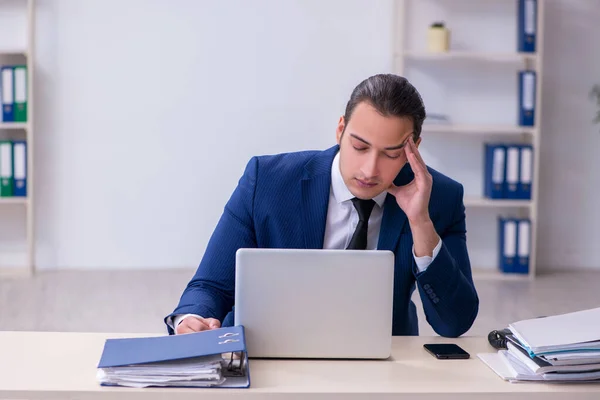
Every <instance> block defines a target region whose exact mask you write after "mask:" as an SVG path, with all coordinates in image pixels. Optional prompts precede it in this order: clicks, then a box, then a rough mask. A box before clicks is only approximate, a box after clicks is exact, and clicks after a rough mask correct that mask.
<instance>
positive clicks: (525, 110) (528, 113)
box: [518, 70, 537, 126]
mask: <svg viewBox="0 0 600 400" xmlns="http://www.w3.org/2000/svg"><path fill="white" fill-rule="evenodd" d="M536 76H537V75H536V72H535V71H532V70H525V71H519V83H518V86H519V125H521V126H534V125H535V100H536V98H535V97H536Z"/></svg>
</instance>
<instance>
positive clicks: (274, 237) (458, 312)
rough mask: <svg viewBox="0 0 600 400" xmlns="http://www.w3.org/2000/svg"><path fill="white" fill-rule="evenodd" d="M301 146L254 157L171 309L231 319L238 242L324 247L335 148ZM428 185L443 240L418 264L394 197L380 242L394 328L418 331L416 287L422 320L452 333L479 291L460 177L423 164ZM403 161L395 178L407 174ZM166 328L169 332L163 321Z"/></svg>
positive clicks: (465, 322) (474, 307)
mask: <svg viewBox="0 0 600 400" xmlns="http://www.w3.org/2000/svg"><path fill="white" fill-rule="evenodd" d="M338 149H339V148H338V146H334V147H332V148H330V149H327V150H325V151H304V152H297V153H286V154H279V155H272V156H261V157H254V158H252V159H251V160H250V161H249V163H248V165H247V166H246V170H245V171H244V174H243V176H242V177H241V179H240V180H239V183H238V186H237V187H236V189H235V191H234V192H233V194H232V195H231V198H230V199H229V201H228V202H227V204H226V206H225V210H224V212H223V215H222V216H221V218H220V220H219V222H218V224H217V226H216V228H215V230H214V232H213V235H212V237H211V238H210V240H209V242H208V245H207V248H206V252H205V254H204V257H203V258H202V261H201V262H200V265H199V267H198V269H197V271H196V273H195V275H194V276H193V278H192V280H191V281H190V282H189V283H188V285H187V287H186V289H185V290H184V292H183V294H182V296H181V299H180V301H179V305H178V306H177V308H176V309H175V310H174V311H173V313H172V314H170V315H168V316H167V317H165V322H166V318H168V317H170V316H173V315H176V314H187V313H193V314H198V315H202V316H203V317H206V318H208V317H211V318H217V319H219V320H220V321H222V324H223V326H229V325H232V324H233V312H234V311H233V310H234V290H235V288H234V285H235V253H236V251H237V250H238V249H239V248H248V247H261V248H302V249H320V248H323V240H324V235H325V223H326V218H327V206H328V201H329V191H330V187H331V164H332V162H333V158H334V156H335V154H336V153H337V151H338ZM429 170H430V172H431V174H432V176H433V187H432V192H431V199H430V204H429V213H430V218H431V219H432V221H433V224H434V226H435V229H436V231H437V232H438V234H439V235H440V237H441V238H442V241H443V244H442V248H441V250H440V252H439V254H438V255H437V257H436V258H435V259H434V260H433V262H432V263H431V264H430V265H429V267H428V268H427V269H426V270H425V271H424V272H419V271H418V269H417V266H416V262H415V260H414V257H413V255H412V246H413V238H412V234H411V231H410V225H409V224H408V222H407V218H406V215H405V214H404V212H403V211H402V210H401V209H400V207H398V204H397V203H396V199H395V198H394V197H393V196H392V195H390V194H388V196H387V198H386V199H385V204H384V210H383V217H382V222H381V231H380V234H379V243H378V249H384V250H391V251H393V252H394V253H395V260H396V261H395V278H394V306H393V309H394V311H393V324H392V334H393V335H418V324H417V313H416V308H415V305H414V303H413V302H412V301H411V295H412V293H413V291H414V289H415V287H417V288H418V289H419V293H420V295H421V296H420V297H421V299H422V301H423V308H424V311H425V315H426V317H427V321H428V322H429V324H430V325H431V326H432V327H433V329H434V330H435V331H436V332H437V333H438V334H439V335H442V336H447V337H457V336H459V335H462V334H463V333H465V332H466V331H467V330H468V329H469V328H470V327H471V325H472V324H473V321H474V320H475V317H476V316H477V312H478V308H479V299H478V297H477V292H476V290H475V287H474V285H473V281H472V277H471V266H470V262H469V256H468V254H467V247H466V229H465V208H464V205H463V187H462V185H461V184H459V183H457V182H455V181H453V180H451V179H450V178H448V177H446V176H444V175H442V174H440V173H439V172H437V171H435V170H433V169H429ZM413 177H414V175H413V173H412V170H411V168H410V165H409V164H408V163H407V164H406V166H405V167H404V168H403V169H402V171H400V173H399V175H398V177H397V178H396V180H395V183H396V184H397V185H402V184H406V183H408V182H410V181H411V180H412V179H413ZM167 329H168V332H169V333H170V334H172V333H173V331H172V329H171V328H170V327H168V326H167Z"/></svg>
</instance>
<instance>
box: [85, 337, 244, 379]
mask: <svg viewBox="0 0 600 400" xmlns="http://www.w3.org/2000/svg"><path fill="white" fill-rule="evenodd" d="M97 379H98V381H99V382H100V384H101V385H103V386H128V387H138V388H139V387H156V386H161V387H214V388H248V387H250V371H249V365H248V353H247V351H246V339H245V335H244V327H243V326H233V327H227V328H219V329H215V330H210V331H203V332H196V333H188V334H183V335H169V336H158V337H143V338H125V339H108V340H106V343H105V345H104V350H103V352H102V357H101V359H100V362H99V363H98V374H97Z"/></svg>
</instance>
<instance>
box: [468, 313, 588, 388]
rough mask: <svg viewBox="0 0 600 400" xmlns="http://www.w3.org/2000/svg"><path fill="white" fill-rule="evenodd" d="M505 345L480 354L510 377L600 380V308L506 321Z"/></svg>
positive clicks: (491, 366)
mask: <svg viewBox="0 0 600 400" xmlns="http://www.w3.org/2000/svg"><path fill="white" fill-rule="evenodd" d="M509 330H510V331H511V333H512V335H508V336H507V349H506V350H499V351H498V353H496V354H480V355H478V356H479V358H480V359H481V360H482V361H484V362H485V363H486V364H487V365H488V366H489V367H490V368H491V369H493V370H494V371H495V372H496V373H497V374H498V375H499V376H501V377H502V378H503V379H505V380H509V381H513V382H516V381H546V382H548V381H550V382H572V381H577V382H581V381H585V382H598V383H600V308H595V309H590V310H584V311H578V312H574V313H569V314H562V315H556V316H551V317H545V318H536V319H529V320H524V321H519V322H515V323H513V324H510V325H509Z"/></svg>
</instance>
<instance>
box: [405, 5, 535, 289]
mask: <svg viewBox="0 0 600 400" xmlns="http://www.w3.org/2000/svg"><path fill="white" fill-rule="evenodd" d="M544 1H545V0H538V1H537V21H536V27H537V29H536V35H537V38H536V39H537V43H536V50H537V51H536V53H521V52H518V51H517V50H516V49H517V18H518V14H517V4H518V2H517V0H486V1H467V0H395V3H394V7H395V21H394V22H395V30H394V32H395V38H394V44H393V46H394V49H393V52H394V54H393V59H394V69H393V72H394V73H396V74H399V75H402V76H405V77H407V78H408V79H409V81H411V82H412V83H413V84H415V87H416V88H417V90H419V91H420V92H421V94H422V95H423V99H424V101H425V107H426V109H427V112H428V114H432V112H433V113H434V114H439V113H440V111H444V110H440V108H441V107H439V105H440V104H447V105H451V106H448V108H449V109H451V111H450V113H451V114H452V112H454V113H456V114H459V115H460V116H462V117H465V116H468V111H469V110H465V108H467V107H462V108H461V107H460V106H458V105H457V104H461V103H460V102H461V101H462V102H469V101H472V100H470V99H469V96H471V97H473V96H481V93H482V92H484V91H486V90H488V91H491V90H492V89H498V90H508V89H506V88H507V87H510V84H507V82H510V81H508V80H507V79H511V78H513V77H514V80H513V82H514V90H515V92H516V85H517V80H516V74H515V75H508V76H507V75H506V73H508V74H511V73H514V72H516V71H517V70H518V69H525V68H530V69H534V70H536V72H537V82H536V86H537V87H536V89H537V90H536V110H535V112H536V115H535V126H533V127H521V126H519V125H518V124H517V118H516V115H515V116H514V118H510V117H509V118H507V119H505V120H504V121H501V122H498V119H500V118H497V117H498V114H500V113H502V111H503V110H505V109H507V108H506V103H503V104H500V103H498V102H497V99H494V98H493V96H490V94H489V93H487V95H488V98H489V99H490V102H491V104H493V105H492V106H490V107H489V109H488V111H486V112H488V115H487V116H489V117H490V118H489V121H481V119H486V118H485V117H487V116H486V115H484V114H485V113H482V112H481V111H480V110H479V111H473V113H478V115H477V116H478V117H484V118H479V119H480V120H477V121H463V120H461V118H457V119H456V120H455V119H453V118H451V119H450V121H451V122H429V121H425V124H424V125H423V130H422V137H423V144H422V146H421V147H426V146H427V144H428V143H432V144H433V146H431V147H432V148H434V150H435V149H436V147H437V150H438V153H436V154H433V156H432V157H429V158H427V157H426V156H425V155H424V159H425V161H426V162H427V163H428V164H430V161H431V160H433V161H434V162H438V164H439V165H437V166H434V168H436V169H438V170H440V172H442V173H445V172H446V171H445V170H446V167H448V168H449V169H452V168H453V167H454V168H455V169H457V167H456V165H460V160H459V161H457V162H455V163H454V164H455V165H452V166H450V165H448V163H446V164H444V163H443V161H440V160H442V159H443V157H444V156H448V155H447V154H442V153H444V152H446V153H449V152H452V150H449V149H446V148H444V146H443V145H440V143H451V142H448V141H455V142H459V143H461V144H462V143H466V145H465V147H468V150H465V151H471V152H477V151H478V153H477V154H471V155H472V156H473V157H480V158H481V163H480V164H479V165H480V167H481V171H473V169H472V168H471V169H469V167H468V166H467V167H465V169H464V170H463V171H458V172H456V173H454V174H450V173H449V174H448V175H450V176H451V177H452V178H454V179H456V180H458V181H459V182H461V183H463V185H464V186H465V200H464V202H465V206H466V208H467V245H468V246H470V247H469V253H470V255H471V262H472V268H473V275H474V277H476V278H480V279H502V280H504V279H506V280H527V279H533V278H534V277H535V274H536V260H537V257H536V244H537V218H538V198H539V196H538V182H539V179H538V177H539V170H540V164H539V160H540V152H539V148H540V139H541V136H542V135H541V131H540V121H541V117H542V115H541V99H542V94H541V93H542V78H543V75H542V67H543V65H542V64H543V63H542V59H543V57H542V55H543V54H542V52H543V37H544V20H543V15H544ZM510 13H514V15H513V17H512V19H511V16H510ZM438 21H444V22H445V24H446V26H447V27H448V28H449V29H450V32H451V36H450V37H451V40H450V42H451V44H450V49H449V51H447V52H443V53H430V52H428V51H427V49H426V43H427V42H426V41H427V29H428V28H429V25H430V24H431V23H433V22H438ZM511 24H512V25H511ZM507 25H511V26H507ZM469 29H470V30H471V31H469ZM455 31H456V36H454V33H455ZM472 71H475V72H476V73H478V74H479V76H485V78H482V79H489V82H494V80H498V79H500V80H502V79H504V80H502V82H504V83H495V84H491V85H490V87H491V89H490V88H486V87H482V86H483V85H479V86H478V85H477V84H473V87H472V88H470V89H472V90H471V91H469V92H467V91H466V90H465V91H462V92H460V93H459V94H460V96H459V97H460V98H459V99H458V100H457V101H456V102H454V97H453V94H454V93H447V92H446V93H441V94H440V95H439V96H436V95H431V93H432V92H431V91H430V92H428V93H423V92H422V88H425V90H428V89H431V88H434V89H439V88H440V87H443V84H439V82H443V81H444V79H450V80H452V79H454V80H455V81H456V82H459V83H455V86H454V87H461V85H462V84H465V83H466V84H468V83H469V79H471V75H470V74H471V73H472ZM511 71H512V72H511ZM420 81H422V82H426V84H424V85H422V86H420V83H419V82H420ZM494 85H495V86H494ZM465 92H467V93H465ZM436 94H437V92H436ZM506 97H508V98H510V96H506V95H505V98H506ZM440 98H441V99H443V100H439V99H440ZM475 98H477V99H478V97H475ZM444 101H445V103H444ZM495 101H496V102H495ZM436 102H437V103H436ZM432 103H435V104H434V105H433V110H432ZM469 104H470V105H475V106H480V104H473V103H469ZM499 104H500V106H503V107H504V108H502V107H498V108H501V109H500V110H499V111H496V106H498V105H499ZM517 105H518V101H517V97H516V95H515V96H514V113H515V114H516V110H517ZM436 106H438V109H436V108H435V107H436ZM481 107H483V106H481ZM508 110H511V109H510V108H508ZM494 111H496V113H497V114H494ZM442 113H443V112H442ZM462 119H466V120H468V119H469V118H462ZM444 141H446V142H444ZM486 141H490V142H493V141H496V142H499V141H505V142H509V141H510V142H516V143H529V144H532V145H533V151H534V154H533V156H534V171H533V187H532V198H531V200H509V199H506V200H504V199H502V200H495V199H488V198H484V197H483V194H482V190H483V189H482V188H481V190H474V187H477V182H476V181H475V180H474V177H475V176H480V180H481V182H479V185H482V181H483V173H484V171H483V161H482V160H483V152H484V150H483V146H481V147H478V146H477V145H476V144H472V142H473V143H475V142H478V143H481V144H483V143H484V142H486ZM438 155H439V157H438ZM457 156H459V157H462V156H463V154H457ZM453 172H454V171H453ZM463 178H464V179H463ZM501 214H506V215H512V216H517V217H529V218H530V220H531V252H530V266H529V274H527V275H524V274H505V273H502V272H500V270H499V269H498V268H497V260H498V255H497V254H498V251H499V250H498V245H497V243H498V242H497V229H498V227H497V224H496V223H491V221H496V220H495V218H496V216H498V215H501ZM482 215H487V217H485V218H484V217H481V216H482ZM491 215H493V217H491ZM478 219H481V221H479V220H478ZM474 225H479V226H478V228H479V229H480V230H481V231H482V232H485V233H487V234H489V239H485V240H484V239H480V238H478V237H477V234H474V233H473V231H472V230H471V229H470V227H472V226H474ZM491 232H493V234H492V233H491ZM470 234H471V236H470ZM474 236H475V237H474ZM473 238H474V239H475V242H476V243H477V245H479V246H483V245H485V246H486V248H489V249H493V253H492V252H491V250H489V249H488V252H487V253H486V252H485V251H483V250H482V249H480V248H473V247H472V246H474V245H473V244H472V243H473ZM474 254H475V257H474V256H473V255H474ZM477 257H479V259H476V258H477ZM490 257H492V258H493V259H489V258H490ZM484 264H486V265H484Z"/></svg>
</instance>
